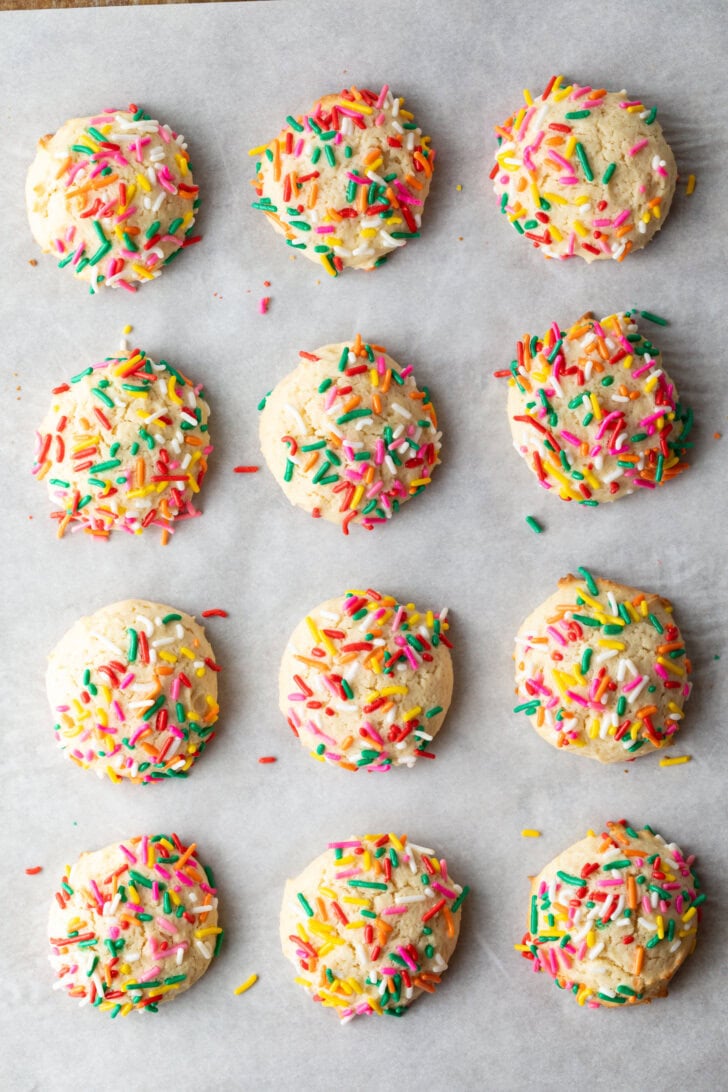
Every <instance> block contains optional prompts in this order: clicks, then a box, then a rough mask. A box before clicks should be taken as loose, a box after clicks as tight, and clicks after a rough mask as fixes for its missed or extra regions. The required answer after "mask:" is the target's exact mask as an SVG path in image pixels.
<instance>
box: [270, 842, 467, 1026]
mask: <svg viewBox="0 0 728 1092" xmlns="http://www.w3.org/2000/svg"><path fill="white" fill-rule="evenodd" d="M468 891H469V888H468V887H467V886H465V887H461V886H460V885H459V884H457V883H455V882H454V880H453V879H452V877H451V876H450V874H449V870H448V865H447V861H446V860H445V859H444V858H440V857H438V856H437V855H436V853H435V851H434V850H432V849H427V848H426V847H424V846H419V845H415V844H414V843H412V842H410V841H409V839H408V838H407V836H406V835H400V836H399V837H397V836H396V835H395V834H382V835H377V834H367V835H364V837H362V838H354V837H351V838H345V839H344V840H342V841H339V842H330V843H329V845H328V848H327V849H326V851H325V852H324V853H322V854H321V856H320V857H317V858H316V859H315V860H314V861H312V862H311V864H310V865H309V866H308V867H307V868H305V869H304V871H303V872H302V873H301V874H300V876H297V877H296V879H294V880H288V881H287V883H286V887H285V892H284V896H283V905H282V907H281V925H280V929H281V943H282V945H283V954H284V955H285V956H286V958H287V959H289V960H290V961H291V963H292V964H293V965H294V967H295V968H296V972H297V974H296V982H297V983H298V984H299V985H300V986H303V988H304V989H305V990H306V991H307V993H308V994H309V996H310V997H311V998H312V999H313V1000H314V1001H317V1002H318V1003H319V1004H320V1005H322V1006H323V1007H324V1008H332V1009H334V1011H335V1012H336V1014H337V1016H338V1017H339V1019H340V1021H341V1022H342V1023H348V1022H349V1021H350V1020H353V1019H354V1017H355V1016H371V1015H372V1014H376V1015H378V1016H382V1015H384V1016H403V1015H404V1014H405V1013H406V1011H407V1009H408V1008H409V1006H410V1005H411V1004H412V1002H413V1001H415V1000H416V999H417V997H419V996H420V995H421V994H422V993H434V992H435V987H436V986H437V985H439V983H440V980H441V978H442V975H443V973H444V972H445V971H446V970H447V967H448V963H449V961H450V958H451V956H452V954H453V952H454V950H455V946H456V944H457V941H458V934H459V932H460V917H461V906H462V904H463V900H464V899H465V897H466V896H467V894H468Z"/></svg>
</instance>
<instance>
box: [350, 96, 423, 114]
mask: <svg viewBox="0 0 728 1092" xmlns="http://www.w3.org/2000/svg"><path fill="white" fill-rule="evenodd" d="M336 105H337V106H344V107H346V109H347V110H356V111H357V113H359V114H373V113H374V111H373V110H372V108H371V106H365V105H364V103H362V102H349V100H348V99H340V100H339V102H337V104H336ZM406 112H407V111H405V110H400V113H401V114H405V113H406Z"/></svg>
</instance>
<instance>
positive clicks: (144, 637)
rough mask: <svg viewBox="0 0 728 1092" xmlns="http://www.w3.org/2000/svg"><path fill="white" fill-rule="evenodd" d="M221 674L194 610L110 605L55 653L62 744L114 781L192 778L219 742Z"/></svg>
mask: <svg viewBox="0 0 728 1092" xmlns="http://www.w3.org/2000/svg"><path fill="white" fill-rule="evenodd" d="M219 671H220V667H219V666H218V664H216V663H215V656H214V653H213V651H212V648H211V646H210V643H209V641H208V640H207V638H206V637H205V631H204V630H203V628H202V626H200V625H199V624H198V623H197V622H196V621H195V620H194V618H192V617H190V615H189V614H185V613H184V612H183V611H180V610H176V609H175V608H174V607H167V606H163V605H162V604H161V603H149V602H147V601H146V600H144V599H127V600H125V601H124V602H122V603H112V604H111V605H110V606H108V607H103V608H102V609H101V610H98V611H96V613H95V614H92V615H90V616H89V617H87V618H81V619H79V621H78V622H76V623H75V625H73V626H72V627H71V629H69V630H68V632H67V633H66V634H65V636H64V637H62V638H61V640H60V642H59V643H58V644H57V645H56V647H55V648H54V650H53V651H52V652H51V654H50V656H49V657H48V670H47V673H46V689H47V692H48V700H49V702H50V705H51V709H52V710H53V714H54V716H55V717H56V723H55V725H54V731H55V733H56V740H57V742H58V745H59V746H60V747H61V749H62V750H63V752H64V754H65V755H66V757H67V758H70V760H71V761H72V762H75V763H76V765H77V766H80V767H81V768H82V769H84V770H94V771H95V772H96V773H97V774H98V776H99V777H108V778H109V779H110V780H111V781H113V782H115V783H118V782H120V781H131V782H133V783H134V784H139V783H142V782H143V783H146V782H151V781H161V780H163V779H164V778H168V777H186V776H187V771H188V770H189V768H190V767H191V766H192V764H193V762H194V761H195V759H196V758H197V757H198V755H200V754H202V752H203V751H204V749H205V747H206V746H207V744H208V743H209V742H210V740H212V739H213V738H214V732H213V728H214V725H215V723H216V721H217V715H218V712H219V708H218V704H217V673H218V672H219Z"/></svg>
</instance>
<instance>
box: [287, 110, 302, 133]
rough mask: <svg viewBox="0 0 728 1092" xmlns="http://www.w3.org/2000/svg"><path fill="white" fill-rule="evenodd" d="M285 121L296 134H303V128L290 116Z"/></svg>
mask: <svg viewBox="0 0 728 1092" xmlns="http://www.w3.org/2000/svg"><path fill="white" fill-rule="evenodd" d="M286 121H287V122H288V124H289V125H290V127H291V128H292V129H295V130H296V132H297V133H302V132H303V126H302V125H301V124H300V122H298V121H296V119H295V118H294V117H293V116H292V115H291V114H289V115H288V117H287V118H286Z"/></svg>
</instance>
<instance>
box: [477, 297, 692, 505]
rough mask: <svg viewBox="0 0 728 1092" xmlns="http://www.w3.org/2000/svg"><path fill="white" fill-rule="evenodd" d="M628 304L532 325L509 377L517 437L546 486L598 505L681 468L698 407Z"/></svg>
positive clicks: (507, 371)
mask: <svg viewBox="0 0 728 1092" xmlns="http://www.w3.org/2000/svg"><path fill="white" fill-rule="evenodd" d="M638 315H641V316H645V317H647V318H649V319H652V320H653V321H657V322H659V323H660V324H662V325H664V324H665V320H664V319H660V318H659V317H658V316H656V315H651V314H650V313H649V312H647V311H643V312H637V311H626V312H619V313H617V314H614V315H608V316H607V317H606V318H603V319H601V320H600V321H597V319H595V318H594V317H593V316H592V315H590V314H585V315H582V317H581V318H580V319H578V320H577V321H576V322H575V323H574V325H573V326H571V327H570V328H568V329H567V330H565V331H564V330H562V329H560V327H559V325H558V324H557V323H555V322H554V323H552V325H551V327H550V328H549V329H548V330H547V331H546V333H545V334H544V335H543V337H537V336H532V335H530V334H525V335H524V337H523V338H522V339H521V340H520V341H519V342H518V345H517V346H516V357H515V359H514V360H512V361H511V365H510V368H509V369H503V370H501V371H498V372H496V375H497V376H501V377H506V376H507V377H508V381H509V391H508V418H509V422H510V427H511V434H512V436H513V446H514V447H515V449H516V451H517V452H518V454H519V455H520V456H521V458H522V459H523V460H524V461H525V463H526V465H527V466H528V468H529V469H530V470H531V471H532V472H533V473H534V474H535V476H536V477H537V479H538V483H539V485H540V486H541V488H542V489H545V490H546V491H547V492H549V493H551V495H552V496H555V497H560V498H561V499H562V500H566V501H575V502H576V503H577V504H581V505H583V506H585V507H596V506H597V505H598V504H603V503H604V502H606V501H614V500H619V499H620V498H621V497H624V496H627V495H629V494H630V493H634V492H636V491H639V490H646V489H656V488H657V487H658V486H662V485H664V484H665V483H666V482H669V481H671V480H672V479H673V478H674V477H676V476H677V475H678V474H680V473H681V471H683V470H684V469H685V468H686V466H687V463H686V462H685V456H686V454H687V452H688V450H689V449H690V447H691V446H692V444H691V442H690V440H689V439H688V437H689V434H690V431H691V429H692V425H693V414H692V410H691V409H689V408H687V407H685V406H684V405H682V403H681V402H680V399H679V396H678V393H677V388H676V386H675V384H674V383H673V381H672V379H671V378H670V376H669V375H668V374H667V372H666V371H665V368H664V367H663V362H662V356H661V355H660V350H659V349H658V348H657V347H656V346H655V345H654V344H653V343H652V341H651V340H650V339H649V338H648V337H646V336H645V335H644V334H642V333H641V332H640V330H639V327H638V324H637V318H638Z"/></svg>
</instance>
